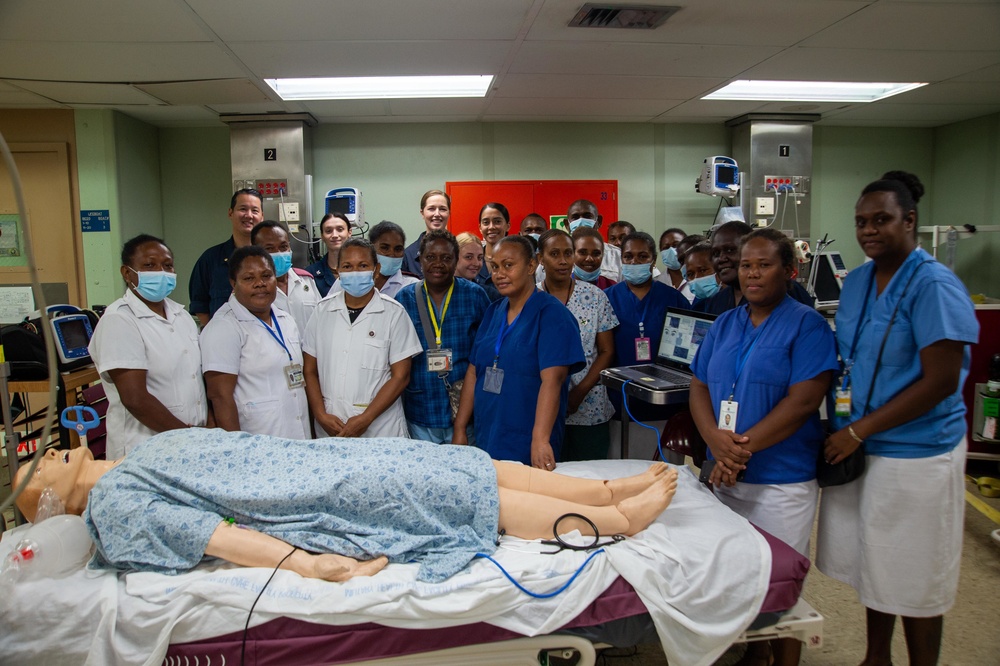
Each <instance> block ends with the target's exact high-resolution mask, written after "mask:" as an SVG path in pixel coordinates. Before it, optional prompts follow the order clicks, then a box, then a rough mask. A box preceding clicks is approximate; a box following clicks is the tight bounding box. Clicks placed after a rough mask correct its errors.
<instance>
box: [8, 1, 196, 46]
mask: <svg viewBox="0 0 1000 666" xmlns="http://www.w3.org/2000/svg"><path fill="white" fill-rule="evenodd" d="M2 6H3V10H2V11H3V21H0V40H21V39H24V38H25V36H26V35H30V36H32V37H34V38H39V37H41V36H44V40H45V41H47V42H49V43H50V44H58V43H60V42H121V43H128V42H131V43H143V42H198V41H210V40H211V38H212V36H211V34H210V33H208V32H206V31H205V30H204V28H203V27H202V25H201V22H200V21H198V20H197V17H196V16H195V15H193V14H192V13H191V11H190V10H188V9H187V8H186V7H185V5H184V3H182V2H124V3H123V2H121V0H87V2H80V1H79V0H45V2H44V3H40V2H37V1H36V0H3V3H2Z"/></svg>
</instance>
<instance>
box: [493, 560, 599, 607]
mask: <svg viewBox="0 0 1000 666" xmlns="http://www.w3.org/2000/svg"><path fill="white" fill-rule="evenodd" d="M603 552H604V549H603V548H601V549H600V550H595V551H594V552H593V553H591V554H590V557H588V558H587V559H586V560H584V562H583V564H581V565H580V568H579V569H577V570H576V572H575V573H574V574H573V575H572V576H571V577H570V579H569V580H568V581H566V582H565V583H564V584H563V585H562V586H561V587H560V588H559V589H558V590H553V591H552V592H545V593H543V594H538V593H536V592H532V591H531V590H529V589H527V588H526V587H524V586H523V585H521V584H520V583H518V582H517V581H516V580H514V577H513V576H511V575H510V573H508V572H507V570H506V569H504V568H503V565H502V564H500V563H499V562H497V561H496V560H495V559H493V556H492V555H487V554H486V553H476V557H481V558H483V559H485V560H489V561H490V562H492V563H493V564H495V565H497V568H498V569H500V571H501V573H503V575H504V576H506V577H507V580H509V581H510V582H511V583H513V584H514V587H516V588H517V589H519V590H521V591H522V592H524V593H525V594H527V595H528V596H530V597H534V598H535V599H551V598H552V597H554V596H556V595H557V594H561V593H562V592H565V591H566V588H568V587H569V586H570V585H572V584H573V581H574V580H576V578H577V576H579V575H580V573H581V572H582V571H583V570H584V568H585V567H586V566H587V565H588V564H590V561H591V560H592V559H594V557H596V556H597V555H599V554H601V553H603Z"/></svg>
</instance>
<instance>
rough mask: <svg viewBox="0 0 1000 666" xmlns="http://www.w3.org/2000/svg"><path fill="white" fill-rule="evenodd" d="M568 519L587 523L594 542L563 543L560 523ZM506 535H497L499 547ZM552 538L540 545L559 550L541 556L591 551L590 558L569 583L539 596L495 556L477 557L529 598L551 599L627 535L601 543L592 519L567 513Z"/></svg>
mask: <svg viewBox="0 0 1000 666" xmlns="http://www.w3.org/2000/svg"><path fill="white" fill-rule="evenodd" d="M566 518H579V519H580V520H582V521H584V522H585V523H587V525H588V526H589V527H590V529H592V530H593V531H594V540H593V541H591V542H590V543H587V544H582V545H577V544H574V543H567V542H565V541H563V539H562V537H561V536H559V523H561V522H562V521H563V520H565V519H566ZM504 534H505V531H504V530H500V534H499V535H497V539H496V544H497V545H498V546H499V545H500V539H501V538H503V536H504ZM552 536H553V537H555V538H553V539H542V540H541V541H540V542H539V543H541V544H543V545H545V546H558V548H556V549H555V550H548V551H541V552H540V553H539V554H540V555H555V554H557V553H561V552H562V551H564V550H572V551H577V552H588V551H590V556H589V557H588V558H587V559H586V560H584V562H583V564H581V565H580V567H579V568H578V569H577V570H576V571H575V572H573V575H572V576H570V579H569V580H568V581H566V582H565V583H563V585H561V586H560V587H559V588H558V589H555V590H552V591H551V592H545V593H542V594H539V593H537V592H532V591H531V590H529V589H527V588H526V587H524V586H523V585H521V584H520V583H519V582H517V580H515V579H514V577H513V576H511V575H510V573H509V572H508V571H507V570H506V569H504V567H503V565H502V564H500V563H499V562H497V561H496V560H495V559H494V558H493V556H491V555H487V554H486V553H476V555H475V556H476V557H478V558H482V559H484V560H489V561H490V562H492V563H493V564H495V565H496V566H497V568H498V569H500V573H502V574H503V575H504V576H506V577H507V580H509V581H510V582H511V583H512V584H513V585H514V587H516V588H517V589H519V590H521V591H522V592H524V593H525V594H527V595H528V596H529V597H534V598H536V599H549V598H551V597H554V596H556V595H557V594H561V593H563V592H565V591H566V589H567V588H568V587H569V586H570V585H572V584H573V581H574V580H576V579H577V576H579V575H580V574H581V573H583V570H584V569H585V568H587V565H588V564H590V561H591V560H592V559H594V558H595V557H597V556H598V555H600V554H601V553H603V552H604V547H605V546H612V545H614V544H616V543H621V542H622V541H624V540H625V535H624V534H614V535H612V536H611V538H610V539H607V540H605V541H601V533H600V531H599V530H598V529H597V525H595V524H594V521H592V520H591V519H590V518H587V517H586V516H584V515H581V514H579V513H565V514H563V515H561V516H559V517H558V518H556V522H555V523H553V524H552Z"/></svg>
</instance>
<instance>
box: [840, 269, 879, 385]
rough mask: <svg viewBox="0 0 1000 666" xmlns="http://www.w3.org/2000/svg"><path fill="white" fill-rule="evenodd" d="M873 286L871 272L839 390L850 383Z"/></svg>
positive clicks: (873, 277)
mask: <svg viewBox="0 0 1000 666" xmlns="http://www.w3.org/2000/svg"><path fill="white" fill-rule="evenodd" d="M874 284H875V271H874V270H873V271H872V274H871V278H870V279H869V280H868V289H866V290H865V298H864V300H863V301H862V303H863V305H862V306H861V314H860V315H859V316H858V325H857V327H856V328H855V329H854V340H853V341H852V342H851V355H850V357H849V358H847V359H845V360H844V374H843V377H842V378H841V382H840V388H841V390H845V391H846V390H847V387H848V385H849V384H850V383H851V368H853V367H854V358H855V354H857V351H858V341H859V340H861V329H862V328H864V327H865V324H867V323H868V320H867V319H866V318H865V316H866V315H867V314H868V299H869V298H871V295H872V286H873V285H874Z"/></svg>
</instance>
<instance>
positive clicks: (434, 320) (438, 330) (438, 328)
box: [424, 280, 455, 347]
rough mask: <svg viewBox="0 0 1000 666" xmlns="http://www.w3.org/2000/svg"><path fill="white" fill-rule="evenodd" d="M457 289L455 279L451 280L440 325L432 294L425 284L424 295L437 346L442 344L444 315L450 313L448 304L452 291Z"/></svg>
mask: <svg viewBox="0 0 1000 666" xmlns="http://www.w3.org/2000/svg"><path fill="white" fill-rule="evenodd" d="M453 291H455V280H452V281H451V286H450V287H448V295H447V296H445V299H444V307H443V308H441V324H440V325H438V321H437V315H436V314H435V312H434V303H432V302H431V295H430V294H429V293H428V292H427V285H426V284H425V285H424V297H425V298H426V299H427V310H428V312H430V314H431V324H432V325H433V326H434V337H435V339H436V340H437V346H438V347H440V346H441V327H442V326H444V316H445V315H446V314H448V304H449V303H451V292H453Z"/></svg>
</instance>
